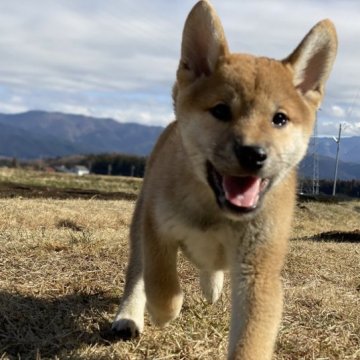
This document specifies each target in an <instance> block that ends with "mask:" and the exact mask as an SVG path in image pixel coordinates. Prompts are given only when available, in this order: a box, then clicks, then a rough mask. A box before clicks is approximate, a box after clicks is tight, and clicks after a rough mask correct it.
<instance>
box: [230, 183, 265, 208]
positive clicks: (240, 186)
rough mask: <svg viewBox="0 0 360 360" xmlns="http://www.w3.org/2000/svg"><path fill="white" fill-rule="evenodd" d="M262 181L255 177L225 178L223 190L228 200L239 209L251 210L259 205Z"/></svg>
mask: <svg viewBox="0 0 360 360" xmlns="http://www.w3.org/2000/svg"><path fill="white" fill-rule="evenodd" d="M260 184H261V179H260V178H258V177H253V176H246V177H236V176H224V177H223V188H224V191H225V197H226V199H227V200H228V201H229V202H230V203H231V204H233V205H235V206H238V207H245V208H250V207H254V206H256V205H257V202H258V200H259V194H260Z"/></svg>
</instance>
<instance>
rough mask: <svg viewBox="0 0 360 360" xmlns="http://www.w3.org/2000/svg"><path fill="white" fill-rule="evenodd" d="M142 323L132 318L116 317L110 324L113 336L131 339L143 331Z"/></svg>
mask: <svg viewBox="0 0 360 360" xmlns="http://www.w3.org/2000/svg"><path fill="white" fill-rule="evenodd" d="M143 327H144V325H143V324H137V323H136V322H135V321H134V320H131V319H126V318H116V319H115V320H114V322H113V323H112V326H111V333H112V335H113V337H116V338H119V339H122V340H131V339H135V338H137V337H139V336H140V334H141V333H142V331H143Z"/></svg>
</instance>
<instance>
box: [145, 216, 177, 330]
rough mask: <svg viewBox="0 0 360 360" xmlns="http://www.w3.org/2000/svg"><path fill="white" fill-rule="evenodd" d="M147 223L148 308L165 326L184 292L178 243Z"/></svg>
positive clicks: (155, 322)
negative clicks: (178, 257) (180, 276)
mask: <svg viewBox="0 0 360 360" xmlns="http://www.w3.org/2000/svg"><path fill="white" fill-rule="evenodd" d="M154 228H155V227H154V226H152V225H150V224H149V222H148V223H147V227H146V235H145V239H144V245H145V248H144V250H145V251H144V280H145V293H146V299H147V303H146V306H147V310H148V311H149V314H150V316H151V320H152V321H153V323H154V324H155V325H157V326H165V325H166V324H167V323H168V322H169V321H171V320H173V319H175V318H176V317H177V316H178V315H179V313H180V310H181V306H182V302H183V293H182V291H181V288H180V283H179V279H178V275H177V252H178V245H177V244H176V243H175V242H172V241H171V240H169V239H163V238H162V237H161V236H160V235H159V234H158V233H157V231H155V230H154Z"/></svg>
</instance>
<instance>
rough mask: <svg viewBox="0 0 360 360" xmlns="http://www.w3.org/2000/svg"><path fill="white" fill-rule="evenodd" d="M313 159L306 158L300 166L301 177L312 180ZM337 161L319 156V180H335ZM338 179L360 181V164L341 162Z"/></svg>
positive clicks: (310, 157)
mask: <svg viewBox="0 0 360 360" xmlns="http://www.w3.org/2000/svg"><path fill="white" fill-rule="evenodd" d="M313 163H314V161H313V157H312V156H310V155H307V156H305V158H304V160H303V161H302V162H301V163H300V166H299V176H300V177H303V178H312V176H313ZM334 172H335V159H334V158H330V157H327V156H321V155H320V156H319V178H320V179H330V180H332V179H334ZM338 178H339V179H342V180H353V179H360V164H356V163H348V162H344V161H339V166H338Z"/></svg>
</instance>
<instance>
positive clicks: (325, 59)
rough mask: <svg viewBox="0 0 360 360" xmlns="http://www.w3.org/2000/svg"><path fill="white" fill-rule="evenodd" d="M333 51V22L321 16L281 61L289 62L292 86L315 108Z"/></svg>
mask: <svg viewBox="0 0 360 360" xmlns="http://www.w3.org/2000/svg"><path fill="white" fill-rule="evenodd" d="M336 52H337V36H336V30H335V27H334V25H333V23H332V22H331V21H330V20H323V21H320V22H319V23H317V24H316V25H315V26H314V27H313V28H312V29H311V30H310V32H309V33H308V34H307V35H306V36H305V38H304V39H303V40H302V42H301V43H300V45H299V46H298V47H297V48H296V49H295V51H294V52H293V53H292V54H291V55H290V56H289V57H288V58H286V59H285V60H283V62H284V63H285V64H286V65H287V66H290V69H291V70H292V73H293V81H294V85H295V87H296V88H297V89H298V90H299V91H300V92H301V93H302V94H303V95H304V96H305V97H306V98H307V99H308V100H310V101H311V102H312V103H313V104H314V106H316V107H317V108H318V107H319V106H320V103H321V100H322V98H323V96H324V87H325V82H326V80H327V79H328V77H329V74H330V71H331V69H332V66H333V63H334V60H335V57H336Z"/></svg>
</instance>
